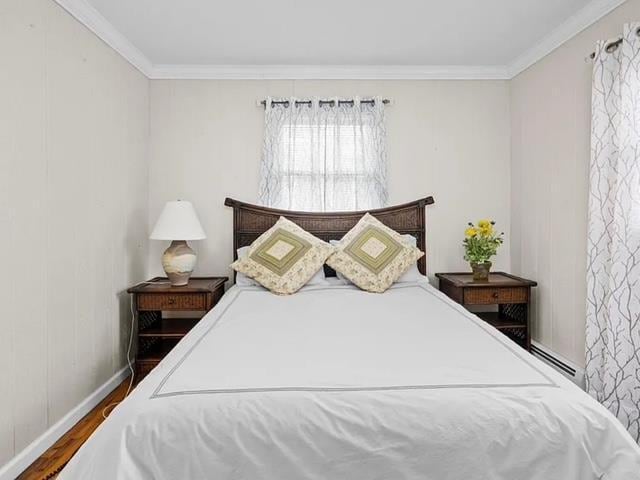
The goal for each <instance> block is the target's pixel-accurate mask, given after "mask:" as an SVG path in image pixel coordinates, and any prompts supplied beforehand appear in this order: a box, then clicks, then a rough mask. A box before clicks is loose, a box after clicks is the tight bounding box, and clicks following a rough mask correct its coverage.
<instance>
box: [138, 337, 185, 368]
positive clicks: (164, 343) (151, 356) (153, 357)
mask: <svg viewBox="0 0 640 480" xmlns="http://www.w3.org/2000/svg"><path fill="white" fill-rule="evenodd" d="M178 341H179V339H169V338H162V339H159V340H157V341H156V342H154V343H153V344H152V345H150V346H148V347H147V348H146V349H145V350H144V351H143V352H140V353H139V354H138V357H137V361H142V362H156V363H158V362H159V361H160V360H162V359H163V358H164V357H165V356H166V355H167V353H169V352H170V351H171V349H172V348H173V347H175V346H176V345H177V344H178Z"/></svg>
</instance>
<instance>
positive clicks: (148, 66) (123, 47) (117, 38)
mask: <svg viewBox="0 0 640 480" xmlns="http://www.w3.org/2000/svg"><path fill="white" fill-rule="evenodd" d="M55 1H56V3H57V4H58V5H60V6H61V7H62V8H64V9H65V10H66V11H67V12H68V13H69V14H70V15H71V16H72V17H74V18H75V19H76V20H78V21H79V22H80V23H82V24H83V25H84V26H85V27H87V28H88V29H89V30H91V31H92V32H93V33H94V34H96V36H97V37H98V38H100V39H101V40H102V41H103V42H104V43H106V44H107V45H109V46H110V47H111V48H113V49H114V50H115V51H116V52H118V53H119V54H120V55H122V56H123V57H124V58H125V60H127V61H128V62H129V63H130V64H131V65H133V66H134V67H136V68H137V69H138V70H140V72H141V73H142V74H143V75H145V76H146V77H150V76H151V74H152V72H153V64H152V63H151V61H150V60H149V59H148V58H147V57H146V56H145V55H144V54H143V53H142V52H141V51H140V50H138V48H137V47H135V46H134V45H133V44H132V43H131V42H130V41H129V40H128V39H127V38H126V37H125V36H124V35H122V33H120V32H119V31H118V30H117V29H116V28H115V27H114V26H113V25H112V24H111V23H110V22H109V21H108V20H107V19H106V18H104V17H103V16H102V14H101V13H100V12H98V11H97V10H96V9H95V8H94V7H93V6H92V5H91V4H90V3H89V2H87V0H55Z"/></svg>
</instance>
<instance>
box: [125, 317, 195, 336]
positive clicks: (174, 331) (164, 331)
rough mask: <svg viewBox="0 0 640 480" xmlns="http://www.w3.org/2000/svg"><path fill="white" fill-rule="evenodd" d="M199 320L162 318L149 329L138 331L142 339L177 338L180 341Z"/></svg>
mask: <svg viewBox="0 0 640 480" xmlns="http://www.w3.org/2000/svg"><path fill="white" fill-rule="evenodd" d="M199 321H200V318H162V319H160V320H157V321H156V322H154V323H152V324H151V325H150V326H149V327H147V328H145V329H143V330H140V332H139V333H138V337H142V338H145V337H147V338H177V339H181V338H182V337H184V336H185V335H186V334H187V333H189V331H190V330H191V329H192V328H193V327H195V326H196V324H197V323H198V322H199Z"/></svg>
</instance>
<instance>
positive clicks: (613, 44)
mask: <svg viewBox="0 0 640 480" xmlns="http://www.w3.org/2000/svg"><path fill="white" fill-rule="evenodd" d="M636 35H637V36H639V37H640V27H638V28H636ZM622 40H624V39H623V38H622V37H620V38H618V39H617V40H614V41H613V42H611V43H608V44H607V46H606V47H604V51H605V52H607V53H613V52H615V51H616V49H617V48H618V47H619V46H620V44H621V43H622ZM589 58H590V59H591V60H593V59H594V58H596V52H595V51H593V52H591V55H589Z"/></svg>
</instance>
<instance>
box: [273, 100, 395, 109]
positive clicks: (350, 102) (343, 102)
mask: <svg viewBox="0 0 640 480" xmlns="http://www.w3.org/2000/svg"><path fill="white" fill-rule="evenodd" d="M335 102H336V101H335V100H319V101H318V104H319V105H320V106H322V105H331V106H333V105H334V104H335ZM289 103H291V102H290V101H289V100H271V105H284V106H287V107H288V106H289ZM311 103H312V101H311V100H296V106H298V105H309V106H311ZM360 103H366V104H367V105H374V104H375V103H376V101H375V100H374V99H371V100H360ZM382 103H383V104H384V105H387V104H389V103H391V100H389V99H388V98H384V99H383V100H382ZM353 104H354V100H338V105H353ZM260 105H262V106H263V107H265V108H266V106H267V101H266V100H262V101H261V102H260Z"/></svg>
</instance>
